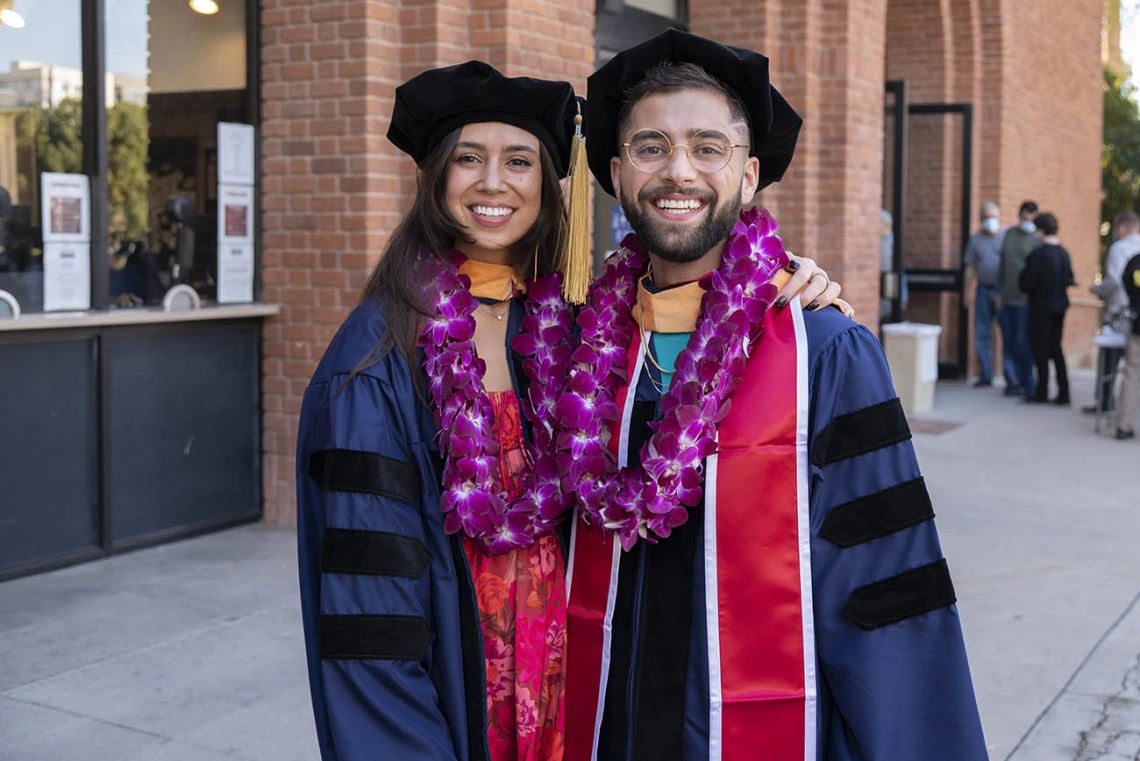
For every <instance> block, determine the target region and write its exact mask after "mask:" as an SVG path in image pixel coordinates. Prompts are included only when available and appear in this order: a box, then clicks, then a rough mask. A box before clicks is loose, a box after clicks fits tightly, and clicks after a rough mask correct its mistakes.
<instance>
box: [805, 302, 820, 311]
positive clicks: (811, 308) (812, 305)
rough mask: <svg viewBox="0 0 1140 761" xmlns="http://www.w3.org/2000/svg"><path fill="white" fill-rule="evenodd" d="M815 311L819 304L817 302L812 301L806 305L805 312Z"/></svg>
mask: <svg viewBox="0 0 1140 761" xmlns="http://www.w3.org/2000/svg"><path fill="white" fill-rule="evenodd" d="M817 309H819V302H818V301H813V302H811V303H810V304H808V305H807V310H808V311H809V312H814V311H815V310H817Z"/></svg>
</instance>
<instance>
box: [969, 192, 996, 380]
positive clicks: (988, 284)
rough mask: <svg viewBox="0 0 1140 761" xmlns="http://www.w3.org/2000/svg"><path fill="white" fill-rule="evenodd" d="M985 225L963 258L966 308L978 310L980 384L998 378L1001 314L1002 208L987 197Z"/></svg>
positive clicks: (976, 340)
mask: <svg viewBox="0 0 1140 761" xmlns="http://www.w3.org/2000/svg"><path fill="white" fill-rule="evenodd" d="M979 218H980V221H981V224H982V229H981V230H979V231H978V232H976V233H974V234H973V235H971V236H970V240H969V241H968V242H967V243H966V251H965V253H964V254H963V255H962V261H963V262H964V263H965V265H966V288H965V291H964V293H965V294H966V308H967V309H971V310H973V312H974V349H975V350H976V351H977V352H978V367H979V371H978V380H977V382H975V383H974V386H975V387H976V388H978V387H983V386H992V385H993V382H994V341H993V323H994V318H996V317H997V298H998V285H999V281H1000V277H1001V246H1002V240H1003V239H1004V236H1003V234H1002V229H1001V209H999V208H998V205H997V204H996V203H994V202H993V201H986V202H985V203H984V204H982V208H981V209H980V210H979Z"/></svg>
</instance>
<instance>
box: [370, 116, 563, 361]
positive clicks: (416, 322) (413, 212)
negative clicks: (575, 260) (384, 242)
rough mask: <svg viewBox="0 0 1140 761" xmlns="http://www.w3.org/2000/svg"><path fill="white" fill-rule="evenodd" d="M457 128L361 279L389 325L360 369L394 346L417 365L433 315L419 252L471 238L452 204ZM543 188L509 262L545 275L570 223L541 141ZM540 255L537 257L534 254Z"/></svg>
mask: <svg viewBox="0 0 1140 761" xmlns="http://www.w3.org/2000/svg"><path fill="white" fill-rule="evenodd" d="M461 130H462V128H460V129H456V130H454V131H453V132H451V133H450V134H448V135H447V137H445V138H444V139H443V140H441V141H440V143H439V145H437V146H436V147H435V148H434V149H433V150H432V151H431V153H429V154H428V155H427V156H426V157H425V158H424V160H423V162H421V164H420V167H419V170H418V171H417V173H416V184H417V189H416V197H415V199H414V200H413V201H412V208H411V209H410V210H409V211H408V214H407V216H406V217H404V219H403V221H401V222H400V224H399V225H398V226H397V227H396V229H395V231H394V232H393V233H392V237H391V238H390V239H389V240H388V247H387V248H386V249H385V250H384V256H383V257H382V258H381V259H380V261H379V262H378V263H377V264H376V268H375V269H373V270H372V275H371V276H370V277H369V278H368V282H367V283H366V284H365V285H364V292H363V294H362V295H361V301H362V302H363V301H367V300H368V299H371V298H375V297H378V296H379V297H381V298H382V299H383V300H384V307H385V308H384V315H385V318H386V320H387V323H388V329H387V332H386V333H385V335H384V336H382V337H381V339H380V341H379V342H377V344H376V345H375V346H373V347H372V351H370V352H369V354H368V356H366V357H365V358H364V359H363V360H361V362H360V364H358V365H357V366H356V368H355V369H354V370H353V371H352V375H355V374H356V373H359V372H360V371H361V370H364V369H365V368H367V367H370V366H371V365H374V364H376V363H377V362H379V361H380V360H381V359H383V358H384V356H385V355H386V354H387V353H388V352H390V351H392V350H393V349H396V350H397V351H399V352H400V354H402V355H403V356H404V358H405V359H406V360H407V361H408V364H409V365H411V367H412V377H413V378H418V376H419V373H418V372H416V371H417V369H418V364H417V362H416V346H417V342H418V340H419V335H420V330H421V326H422V324H423V320H424V319H425V318H427V317H428V316H430V311H429V310H430V307H431V303H430V298H431V295H432V284H431V283H426V282H424V273H423V268H422V266H419V262H420V259H421V257H423V258H424V259H426V258H428V257H436V258H440V259H442V258H445V257H449V256H451V254H452V251H453V250H454V248H455V242H456V241H457V240H464V241H467V242H469V243H470V242H472V239H471V238H470V237H469V235H468V234H467V233H466V232H465V231H464V229H463V227H462V226H461V225H460V224H459V223H458V222H457V221H456V219H455V217H454V216H453V215H452V213H451V211H450V210H449V209H448V208H447V172H448V168H449V167H450V166H451V161H450V160H451V152H452V151H453V150H454V149H455V144H456V143H457V142H458V141H459V133H460V131H461ZM539 166H540V168H541V170H542V191H541V195H540V204H541V205H540V208H539V211H538V218H537V219H536V220H535V222H534V225H532V226H531V228H530V230H528V231H527V233H526V235H524V236H523V237H522V238H521V239H520V240H519V241H518V243H516V244H515V245H514V247H513V249H512V257H511V261H512V263H513V264H514V266H515V268H516V270H517V271H518V272H519V274H521V275H524V276H531V275H533V274H534V273H535V272H536V271H537V272H538V274H539V275H545V274H547V273H549V272H550V271H551V269H553V267H554V262H555V259H556V257H557V256H558V251H559V247H560V246H561V244H562V236H563V235H564V231H565V228H566V207H565V204H564V203H563V199H562V189H561V187H560V185H559V177H558V172H557V170H556V169H555V167H554V161H553V160H552V159H551V157H550V154H549V153H547V150H546V146H545V145H543V144H541V143H540V144H539ZM536 260H537V261H536Z"/></svg>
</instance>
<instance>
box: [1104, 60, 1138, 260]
mask: <svg viewBox="0 0 1140 761" xmlns="http://www.w3.org/2000/svg"><path fill="white" fill-rule="evenodd" d="M1104 83H1105V84H1104V149H1103V152H1102V153H1101V162H1100V165H1101V188H1102V200H1101V207H1100V208H1101V219H1102V220H1103V222H1105V223H1106V224H1102V226H1101V230H1102V231H1104V232H1105V233H1106V235H1105V238H1104V245H1105V249H1106V250H1107V247H1108V245H1109V244H1110V243H1111V239H1110V236H1111V229H1110V226H1111V222H1112V218H1113V217H1114V216H1116V215H1117V214H1118V213H1119V212H1122V211H1126V210H1129V209H1131V210H1132V211H1136V212H1140V108H1138V107H1137V103H1136V86H1135V85H1133V84H1132V83H1131V82H1129V81H1128V80H1127V79H1126V78H1125V75H1124V74H1123V73H1122V72H1119V71H1114V70H1113V69H1111V68H1106V69H1105V71H1104Z"/></svg>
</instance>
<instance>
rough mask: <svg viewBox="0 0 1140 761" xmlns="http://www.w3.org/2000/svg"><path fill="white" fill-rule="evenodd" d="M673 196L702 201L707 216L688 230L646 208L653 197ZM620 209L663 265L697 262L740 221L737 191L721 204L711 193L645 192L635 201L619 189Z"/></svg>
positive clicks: (661, 190) (646, 190) (662, 189)
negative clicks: (661, 260) (663, 262)
mask: <svg viewBox="0 0 1140 761" xmlns="http://www.w3.org/2000/svg"><path fill="white" fill-rule="evenodd" d="M677 194H680V195H686V196H693V197H696V198H700V199H702V200H703V201H705V206H706V208H707V209H708V213H707V214H706V215H705V217H704V219H703V220H702V221H701V222H700V223H698V224H697V225H695V226H692V227H689V226H682V225H679V224H676V223H674V224H670V223H668V222H666V221H664V220H662V219H661V218H659V217H658V216H657V215H656V214H655V213H654V212H653V210H652V209H650V208H648V207H649V206H650V204H652V203H653V198H654V196H661V195H677ZM621 208H622V211H624V212H625V217H626V219H627V220H629V225H630V227H632V228H633V231H634V232H635V233H637V236H638V237H639V238H641V240H642V242H643V243H644V244H645V245H646V247H647V248H648V249H649V250H650V251H652V252H653V253H655V254H657V256H659V257H661V258H662V259H664V260H665V261H667V262H674V263H676V264H687V263H689V262H695V261H697V260H698V259H700V258H701V257H702V256H704V255H705V254H707V253H708V252H709V251H710V250H711V249H712V248H713V246H715V245H717V244H718V243H721V242H722V241H724V240H726V239H727V238H728V236H729V235H730V234H731V233H732V229H733V227H735V226H736V220H737V219H739V217H740V210H741V203H740V190H739V189H737V191H736V195H735V197H733V198H730V199H728V200H727V201H726V202H725V203H724V204H721V202H720V196H718V195H717V194H716V193H715V192H712V191H709V192H708V193H702V192H701V191H698V190H676V189H672V188H670V189H665V188H646V189H644V190H642V191H641V193H639V194H638V197H637V200H636V201H635V200H634V199H632V198H630V197H629V196H627V195H626V194H625V189H624V188H623V189H622V191H621Z"/></svg>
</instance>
